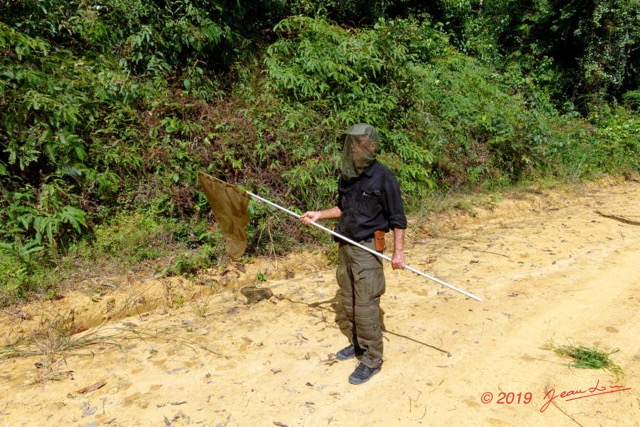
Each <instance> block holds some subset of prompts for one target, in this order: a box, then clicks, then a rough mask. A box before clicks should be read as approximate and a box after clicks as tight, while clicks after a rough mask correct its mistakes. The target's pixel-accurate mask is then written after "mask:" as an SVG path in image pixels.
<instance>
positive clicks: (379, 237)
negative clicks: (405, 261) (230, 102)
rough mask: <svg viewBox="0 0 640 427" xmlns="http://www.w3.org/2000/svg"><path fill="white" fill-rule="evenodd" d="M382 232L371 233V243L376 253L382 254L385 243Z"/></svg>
mask: <svg viewBox="0 0 640 427" xmlns="http://www.w3.org/2000/svg"><path fill="white" fill-rule="evenodd" d="M384 234H385V233H384V231H382V230H376V231H374V232H373V241H374V242H375V244H376V251H378V252H382V251H384V247H385V241H384Z"/></svg>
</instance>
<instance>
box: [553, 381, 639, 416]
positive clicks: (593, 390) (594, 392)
mask: <svg viewBox="0 0 640 427" xmlns="http://www.w3.org/2000/svg"><path fill="white" fill-rule="evenodd" d="M626 390H631V387H625V386H623V385H610V386H608V387H607V386H604V385H600V380H598V382H597V383H596V385H594V386H593V387H589V388H588V389H585V390H582V389H577V390H562V391H561V392H559V393H558V392H557V391H556V389H555V388H552V389H551V390H549V391H548V392H547V394H545V395H544V400H545V402H544V405H542V407H541V408H540V412H544V411H546V410H547V408H548V407H549V405H551V403H553V401H554V400H556V399H558V398H560V400H564V401H565V402H568V401H570V400H576V399H584V398H585V397H593V396H600V395H601V394H609V393H617V392H619V391H626Z"/></svg>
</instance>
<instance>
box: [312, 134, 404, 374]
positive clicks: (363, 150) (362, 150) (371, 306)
mask: <svg viewBox="0 0 640 427" xmlns="http://www.w3.org/2000/svg"><path fill="white" fill-rule="evenodd" d="M343 137H344V147H343V151H342V160H341V170H340V179H339V181H338V201H337V204H336V206H334V207H332V208H330V209H326V210H321V211H309V212H305V213H304V214H303V215H302V216H301V217H300V220H301V221H302V222H303V223H305V224H309V223H311V222H316V221H318V220H322V219H339V221H338V224H337V226H336V229H335V231H336V232H337V233H338V234H340V235H342V236H345V237H347V238H349V239H351V240H353V241H355V242H358V243H360V244H361V245H363V246H366V247H368V248H370V249H374V250H376V246H375V241H374V234H375V232H376V231H378V232H381V231H382V232H387V231H389V230H393V235H394V238H393V242H394V248H393V254H392V257H391V260H392V262H391V264H392V267H393V269H402V268H404V252H403V246H404V231H405V229H406V228H407V219H406V217H405V214H404V206H403V202H402V196H401V194H400V186H399V184H398V180H397V179H396V176H395V175H394V173H393V172H392V171H391V170H390V169H389V168H387V167H386V166H384V165H383V164H381V163H380V162H378V161H377V160H376V155H377V153H378V151H379V148H380V143H379V139H378V134H377V132H376V130H375V128H374V127H373V126H371V125H369V124H366V123H359V124H356V125H353V126H351V127H349V128H348V129H347V130H345V131H344V134H343ZM338 242H339V248H338V267H337V270H336V277H337V280H338V284H339V285H340V293H341V295H342V303H343V306H344V310H345V312H346V314H347V319H348V320H349V323H350V326H351V331H352V334H353V341H352V342H351V344H350V345H349V346H347V347H345V348H343V349H342V350H340V351H338V352H337V353H336V357H337V358H338V359H339V360H348V359H351V358H354V357H356V356H362V357H361V360H360V364H359V365H358V367H357V368H356V369H355V371H354V372H353V373H352V374H351V375H350V376H349V382H350V383H352V384H362V383H364V382H367V381H368V380H369V379H371V377H372V376H373V375H375V374H377V373H378V372H379V371H380V367H381V366H382V351H383V342H382V328H381V325H380V297H381V296H382V294H384V291H385V280H384V272H383V269H382V259H381V258H379V257H377V256H375V255H373V254H371V253H369V252H367V251H365V250H363V249H362V248H359V247H357V246H354V245H352V244H349V243H347V242H345V241H340V240H339V239H338ZM378 250H380V248H378Z"/></svg>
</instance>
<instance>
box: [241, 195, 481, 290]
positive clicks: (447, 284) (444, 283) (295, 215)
mask: <svg viewBox="0 0 640 427" xmlns="http://www.w3.org/2000/svg"><path fill="white" fill-rule="evenodd" d="M245 191H246V190H245ZM247 194H249V195H250V196H251V197H254V198H256V199H258V200H260V201H261V202H264V203H266V204H268V205H271V206H273V207H274V208H277V209H280V210H281V211H284V212H286V213H288V214H289V215H291V216H294V217H296V218H298V219H299V218H300V217H301V215H298V214H297V213H295V212H293V211H290V210H289V209H287V208H284V207H282V206H280V205H277V204H275V203H273V202H272V201H269V200H267V199H265V198H263V197H260V196H258V195H257V194H253V193H252V192H250V191H247ZM311 224H313V225H315V226H316V227H318V228H319V229H321V230H324V231H326V232H327V233H329V234H332V235H334V236H336V237H338V238H339V239H341V240H344V241H345V242H348V243H350V244H352V245H354V246H357V247H359V248H360V249H364V250H365V251H367V252H370V253H372V254H373V255H375V256H377V257H380V258H382V259H384V260H387V261H389V262H391V258H389V257H388V256H386V255H383V254H381V253H380V252H376V251H374V250H373V249H370V248H368V247H366V246H364V245H361V244H360V243H358V242H356V241H354V240H351V239H349V238H347V237H344V236H343V235H341V234H339V233H336V232H335V231H333V230H331V229H329V228H327V227H324V226H323V225H320V224H318V223H317V222H312V223H311ZM404 268H405V269H407V270H409V271H412V272H414V273H416V274H418V275H420V276H423V277H426V278H427V279H430V280H433V281H434V282H437V283H439V284H441V285H442V286H446V287H447V288H449V289H453V290H454V291H456V292H460V293H461V294H463V295H466V296H468V297H469V298H473V299H474V300H476V301H482V299H481V298H479V297H477V296H475V295H473V294H471V293H469V292H467V291H464V290H462V289H459V288H456V287H455V286H453V285H450V284H449V283H447V282H445V281H442V280H440V279H438V278H437V277H433V276H430V275H428V274H426V273H423V272H422V271H420V270H416V269H415V268H413V267H411V266H409V265H405V266H404Z"/></svg>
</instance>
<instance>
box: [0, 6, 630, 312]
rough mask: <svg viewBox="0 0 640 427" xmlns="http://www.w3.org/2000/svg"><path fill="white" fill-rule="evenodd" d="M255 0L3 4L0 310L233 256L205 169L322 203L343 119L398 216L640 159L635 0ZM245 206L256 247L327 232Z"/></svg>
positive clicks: (290, 199) (287, 197) (286, 246)
mask: <svg viewBox="0 0 640 427" xmlns="http://www.w3.org/2000/svg"><path fill="white" fill-rule="evenodd" d="M243 3H247V4H243ZM248 3H249V2H232V1H226V0H167V1H163V2H146V1H140V0H133V1H132V0H127V1H124V0H103V1H99V2H87V1H85V0H64V1H63V0H18V1H6V0H0V16H1V18H0V178H1V181H0V193H1V196H0V305H3V304H7V303H10V302H11V301H14V300H15V299H16V298H26V297H31V296H34V295H38V296H42V297H52V296H54V295H55V294H56V293H57V292H58V291H59V289H60V286H62V285H63V284H64V283H67V282H73V281H75V280H77V277H78V271H82V272H83V274H84V275H87V274H88V275H89V276H90V275H92V274H99V272H97V271H95V270H96V269H98V270H99V269H100V268H103V266H104V265H105V264H106V263H107V262H108V263H110V264H112V267H111V268H113V269H119V270H120V271H122V270H123V269H124V270H129V271H131V270H135V269H137V268H140V266H141V265H144V266H146V267H145V268H150V269H152V270H153V271H154V272H156V273H162V274H166V275H170V274H194V273H196V272H197V271H198V270H199V269H201V268H206V267H208V266H211V265H216V264H218V263H220V262H226V261H225V260H224V257H225V256H224V251H223V247H222V243H221V237H220V235H219V233H218V232H217V229H216V225H215V222H214V221H213V220H212V218H211V216H210V210H209V208H208V205H207V202H206V200H205V198H204V196H203V195H202V194H201V192H200V191H199V188H198V186H197V179H196V176H197V172H198V171H200V170H201V171H204V172H207V173H209V174H211V175H213V176H216V177H218V178H220V179H223V180H225V181H227V182H230V183H233V184H238V185H241V186H244V187H245V188H249V189H251V190H252V191H253V192H256V193H257V194H260V195H263V196H265V197H268V198H270V199H273V200H274V201H278V202H279V203H281V204H283V205H285V206H288V207H290V208H291V209H294V210H299V211H302V210H304V209H314V208H318V207H321V206H327V205H328V204H330V203H331V202H332V200H333V199H334V197H335V180H336V176H337V175H336V166H337V159H338V157H339V153H340V141H339V140H338V138H337V137H338V134H339V132H340V130H342V129H344V128H346V127H347V126H349V125H350V124H353V123H355V122H370V123H372V124H374V125H375V126H376V127H377V129H378V130H379V133H380V135H381V138H382V143H383V153H382V155H381V157H382V160H383V161H384V162H385V163H386V164H388V165H389V166H390V167H391V168H393V169H394V170H395V171H396V172H397V174H398V177H399V179H400V181H401V185H402V187H403V189H404V193H405V197H406V200H407V205H408V208H409V210H410V211H415V210H416V209H419V208H420V207H422V206H424V200H425V198H427V197H429V196H432V195H435V194H443V193H445V192H449V191H477V190H488V191H496V190H498V189H500V188H504V187H508V186H511V185H519V184H522V183H526V182H530V181H532V180H537V179H546V178H554V179H559V180H562V181H576V180H582V179H589V178H592V177H595V176H598V175H599V174H602V173H609V174H624V173H627V172H630V171H638V170H640V155H639V154H640V139H639V138H638V136H637V135H638V131H639V130H640V117H639V116H638V107H639V105H640V95H639V93H640V88H639V87H638V83H639V82H640V76H639V75H638V71H637V70H638V69H640V55H639V53H638V52H640V50H639V49H638V47H639V45H640V1H638V0H593V1H589V2H587V3H588V4H586V5H585V3H584V2H577V1H570V2H557V1H552V0H543V1H537V2H533V3H531V2H529V3H527V4H526V5H525V4H524V3H522V2H517V1H497V0H491V1H484V2H477V1H472V0H462V1H458V0H456V1H452V0H443V1H440V2H430V4H429V5H424V4H422V3H424V2H414V1H410V0H402V1H390V0H376V1H373V2H366V3H365V2H364V1H361V0H349V1H343V2H337V1H329V2H319V1H315V0H295V1H292V2H284V1H282V0H261V1H256V2H251V5H249V4H248ZM250 214H251V222H250V224H249V226H248V237H249V248H248V254H249V256H252V255H264V254H279V253H284V252H286V251H287V250H290V249H291V248H292V247H294V246H295V245H296V244H299V243H305V242H311V241H315V240H316V239H317V238H318V237H320V238H326V237H323V236H321V234H320V233H317V232H315V231H313V230H311V231H309V230H308V229H307V228H303V227H300V226H298V225H296V224H294V221H292V220H291V219H290V218H285V217H283V216H282V215H276V214H274V213H273V212H272V210H271V208H269V207H268V206H265V205H263V204H259V203H253V202H252V203H251V205H250ZM107 260H108V261H107ZM91 266H93V267H94V271H92V272H89V270H90V269H91ZM105 268H106V267H105ZM74 269H75V270H74ZM78 269H79V270H78Z"/></svg>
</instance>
